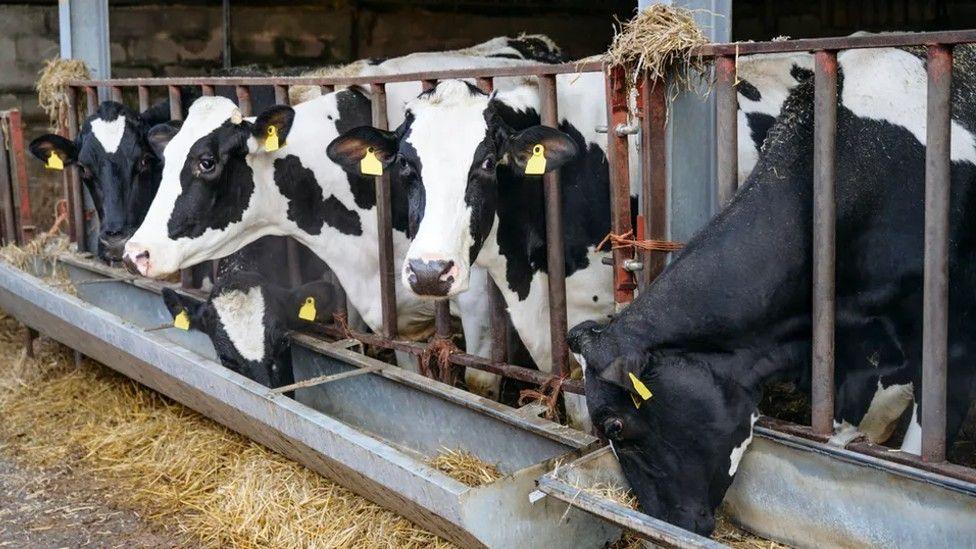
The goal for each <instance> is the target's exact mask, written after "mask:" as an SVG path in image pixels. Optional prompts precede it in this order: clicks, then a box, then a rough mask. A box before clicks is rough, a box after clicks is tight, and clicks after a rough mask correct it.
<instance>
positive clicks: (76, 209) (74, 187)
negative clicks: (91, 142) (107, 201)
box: [21, 86, 87, 252]
mask: <svg viewBox="0 0 976 549" xmlns="http://www.w3.org/2000/svg"><path fill="white" fill-rule="evenodd" d="M66 91H67V95H68V105H67V113H66V115H67V116H66V120H67V130H68V135H67V137H68V139H70V140H71V141H74V140H75V139H77V138H78V90H77V88H74V87H71V86H69V87H68V88H67V90H66ZM64 177H65V178H66V179H65V183H66V186H67V189H66V190H67V191H68V196H67V199H68V205H69V206H70V210H69V211H68V218H69V220H70V223H69V224H68V227H69V229H68V230H69V231H70V232H71V236H72V239H73V240H74V241H75V244H76V245H77V247H78V251H79V252H84V251H87V246H86V244H87V242H86V240H85V213H84V206H85V204H84V199H83V198H82V196H83V195H82V192H81V178H80V177H79V176H78V167H77V166H66V167H65V170H64ZM21 195H22V198H21V210H23V207H24V206H23V200H24V199H23V196H26V195H27V191H26V189H25V190H24V191H23V192H22V193H21ZM21 224H23V225H27V224H28V222H27V221H25V218H24V214H23V211H21Z"/></svg>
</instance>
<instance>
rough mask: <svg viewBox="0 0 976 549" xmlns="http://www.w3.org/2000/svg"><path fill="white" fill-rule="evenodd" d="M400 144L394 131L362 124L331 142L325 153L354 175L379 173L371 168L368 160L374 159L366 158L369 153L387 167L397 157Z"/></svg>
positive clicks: (383, 166) (383, 167)
mask: <svg viewBox="0 0 976 549" xmlns="http://www.w3.org/2000/svg"><path fill="white" fill-rule="evenodd" d="M398 146H399V144H398V143H397V136H396V134H395V133H394V132H389V131H386V130H378V129H376V128H373V127H371V126H360V127H358V128H353V129H351V130H349V131H347V132H346V133H344V134H342V135H340V136H339V137H337V138H335V139H334V140H333V141H332V143H329V147H328V148H327V149H326V150H325V153H326V154H327V155H329V159H330V160H332V161H333V162H335V163H336V164H338V165H340V166H342V169H344V170H346V171H347V172H349V173H351V174H353V175H378V174H377V173H376V171H373V170H370V169H369V166H370V164H369V163H368V162H369V161H370V160H372V159H371V158H366V157H367V155H372V156H373V157H374V158H375V159H376V161H378V162H379V164H380V166H382V169H386V168H387V167H388V166H389V165H390V163H392V162H393V159H394V158H396V153H397V147H398ZM364 159H366V162H364ZM374 164H375V162H374ZM364 168H365V169H364ZM377 171H381V170H377Z"/></svg>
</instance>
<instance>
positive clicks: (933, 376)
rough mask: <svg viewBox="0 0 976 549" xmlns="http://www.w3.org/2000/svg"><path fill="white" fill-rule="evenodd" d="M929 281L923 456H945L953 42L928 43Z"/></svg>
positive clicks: (925, 311) (927, 458)
mask: <svg viewBox="0 0 976 549" xmlns="http://www.w3.org/2000/svg"><path fill="white" fill-rule="evenodd" d="M927 67H928V108H927V114H926V116H927V119H928V121H927V124H926V128H927V129H926V136H925V282H924V298H923V303H922V321H923V328H922V403H921V406H922V414H921V415H922V417H921V421H922V459H924V460H925V461H929V462H941V461H945V454H946V437H945V431H946V365H947V347H948V323H949V315H948V311H949V290H948V279H949V276H948V257H949V192H950V162H949V152H950V143H951V134H950V121H951V116H952V103H951V98H950V96H951V88H952V47H951V46H946V45H942V44H936V45H932V46H929V47H928V64H927Z"/></svg>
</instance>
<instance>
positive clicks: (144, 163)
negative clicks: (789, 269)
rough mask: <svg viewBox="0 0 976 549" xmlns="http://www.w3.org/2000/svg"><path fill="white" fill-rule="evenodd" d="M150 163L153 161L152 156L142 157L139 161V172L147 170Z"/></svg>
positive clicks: (145, 155)
mask: <svg viewBox="0 0 976 549" xmlns="http://www.w3.org/2000/svg"><path fill="white" fill-rule="evenodd" d="M152 161H153V159H152V156H150V155H148V154H144V155H142V158H140V159H139V170H140V171H142V170H148V169H149V166H151V165H152Z"/></svg>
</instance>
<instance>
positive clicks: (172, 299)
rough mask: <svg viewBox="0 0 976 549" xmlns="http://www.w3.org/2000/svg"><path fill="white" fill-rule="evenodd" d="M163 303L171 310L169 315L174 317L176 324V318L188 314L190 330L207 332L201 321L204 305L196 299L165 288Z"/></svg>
mask: <svg viewBox="0 0 976 549" xmlns="http://www.w3.org/2000/svg"><path fill="white" fill-rule="evenodd" d="M163 303H165V304H166V308H167V309H169V314H170V315H172V316H173V320H174V323H175V321H176V317H178V316H179V315H180V314H181V313H186V320H187V321H188V322H189V328H192V329H194V330H200V331H203V332H206V329H205V326H202V324H203V323H202V322H201V321H200V309H201V308H202V307H203V306H204V304H202V303H199V302H198V301H196V300H195V299H190V298H188V297H185V296H183V295H180V294H179V293H177V292H176V291H174V290H171V289H169V288H163Z"/></svg>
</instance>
